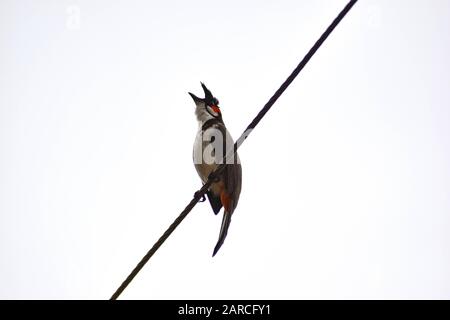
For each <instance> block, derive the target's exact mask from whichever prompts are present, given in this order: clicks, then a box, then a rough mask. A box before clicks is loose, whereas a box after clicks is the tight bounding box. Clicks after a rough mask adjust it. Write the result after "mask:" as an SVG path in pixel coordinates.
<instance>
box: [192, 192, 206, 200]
mask: <svg viewBox="0 0 450 320" xmlns="http://www.w3.org/2000/svg"><path fill="white" fill-rule="evenodd" d="M198 197H200V199H199V200H198V202H205V201H206V198H205V194H204V193H203V194H202V195H199V192H198V191H197V192H196V193H194V198H198Z"/></svg>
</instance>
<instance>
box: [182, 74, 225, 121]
mask: <svg viewBox="0 0 450 320" xmlns="http://www.w3.org/2000/svg"><path fill="white" fill-rule="evenodd" d="M200 83H201V85H202V88H203V92H204V93H205V97H204V98H203V99H202V98H199V97H197V96H196V95H195V94H193V93H191V92H189V94H190V96H191V97H192V99H193V100H194V102H195V104H198V103H199V102H203V103H204V104H205V108H206V110H207V111H208V112H209V113H210V114H211V115H212V116H214V117H220V116H221V113H220V108H219V100H217V98H215V97H214V96H213V95H212V93H211V91H209V89H208V88H207V87H206V86H205V84H204V83H203V82H200Z"/></svg>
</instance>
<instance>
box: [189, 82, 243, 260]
mask: <svg viewBox="0 0 450 320" xmlns="http://www.w3.org/2000/svg"><path fill="white" fill-rule="evenodd" d="M200 84H201V86H202V88H203V91H204V94H205V97H204V98H199V97H197V96H196V95H195V94H193V93H191V92H188V93H189V95H190V96H191V97H192V99H193V100H194V102H195V115H196V118H197V121H198V124H199V126H198V131H197V134H196V137H195V140H194V147H193V161H194V166H195V169H196V171H197V173H198V175H199V177H200V179H201V180H202V183H203V184H205V183H206V182H207V181H208V178H209V177H210V175H211V173H212V172H213V171H214V170H215V169H216V168H217V167H218V166H219V165H220V164H222V163H223V159H224V156H225V155H227V154H228V153H229V152H230V151H232V150H233V147H234V141H233V138H232V137H231V134H230V133H229V132H228V130H227V128H226V126H225V123H224V121H223V118H222V111H221V109H220V107H219V100H218V99H217V98H215V97H214V96H213V95H212V93H211V91H210V90H209V89H208V88H207V87H206V86H205V84H204V83H203V82H201V83H200ZM228 155H229V154H228ZM225 162H226V164H225V168H224V170H223V171H222V172H221V173H220V174H219V175H217V177H214V180H213V183H212V184H211V186H210V187H209V188H208V190H207V192H206V195H207V197H208V200H209V203H210V204H211V208H212V210H213V212H214V214H216V215H217V214H218V213H219V212H220V210H221V208H222V207H223V208H224V212H223V218H222V224H221V227H220V233H219V239H218V241H217V244H216V246H215V247H214V251H213V255H212V256H213V257H214V256H215V255H216V253H217V252H218V251H219V249H220V248H221V246H222V244H223V243H224V241H225V238H226V236H227V233H228V228H229V227H230V223H231V217H232V215H233V213H234V210H235V209H236V206H237V204H238V201H239V196H240V193H241V185H242V167H241V162H240V159H239V156H238V154H237V153H236V152H235V153H234V154H233V156H232V157H230V156H228V157H227V159H226V160H225ZM205 200H206V199H205V197H204V195H203V196H202V200H201V201H205Z"/></svg>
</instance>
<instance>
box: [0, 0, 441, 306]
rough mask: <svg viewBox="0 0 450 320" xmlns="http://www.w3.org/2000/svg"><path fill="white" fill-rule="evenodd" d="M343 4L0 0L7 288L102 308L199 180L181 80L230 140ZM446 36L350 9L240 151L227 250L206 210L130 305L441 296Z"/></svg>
mask: <svg viewBox="0 0 450 320" xmlns="http://www.w3.org/2000/svg"><path fill="white" fill-rule="evenodd" d="M346 2H347V1H337V0H333V1H332V0H320V1H317V0H316V1H298V0H296V1H264V2H262V1H221V2H219V1H216V2H213V1H189V2H187V1H160V2H151V1H114V2H112V1H23V0H21V1H12V0H11V1H5V0H1V1H0V155H1V157H0V298H2V299H15V298H25V299H35V298H43V299H53V298H62V299H75V298H86V299H106V298H109V297H110V295H111V294H112V293H113V292H114V290H115V289H116V288H117V286H118V285H119V284H120V283H121V282H122V281H123V280H124V278H125V277H126V276H127V275H128V273H129V272H130V271H131V269H132V268H133V267H134V266H135V265H136V263H137V262H138V261H139V260H140V259H141V257H142V256H143V255H144V254H145V253H146V251H147V250H148V249H149V248H150V247H151V245H152V244H153V243H154V242H155V241H156V240H157V239H158V238H159V237H160V235H161V234H162V232H163V231H164V230H165V229H166V228H167V227H168V226H169V224H170V223H171V222H172V221H173V219H174V218H175V217H176V216H177V215H178V214H179V212H180V211H181V210H182V209H183V208H184V207H185V205H186V204H187V203H188V201H189V200H190V199H191V197H192V195H193V193H194V191H195V190H196V189H198V188H199V187H200V179H199V178H198V176H197V173H196V172H195V169H194V167H193V165H192V158H191V157H192V144H193V141H194V137H195V133H196V130H197V123H196V120H195V116H194V103H193V101H192V99H191V98H190V97H189V95H188V94H187V92H188V91H191V92H194V93H197V94H198V95H202V90H201V87H200V83H199V82H200V81H204V82H205V83H206V85H207V86H208V87H209V88H210V89H211V91H212V92H213V94H215V95H216V96H217V97H218V98H219V100H220V102H221V107H222V112H223V114H224V120H225V123H226V124H227V126H228V128H229V130H230V131H231V133H232V134H233V136H234V137H237V136H238V135H239V134H240V133H241V132H242V131H243V129H244V128H245V127H246V126H247V124H248V123H249V122H250V120H251V119H252V118H253V117H254V116H255V115H256V113H257V112H258V111H259V109H260V108H261V107H262V105H263V104H264V103H265V102H266V101H267V100H268V98H269V97H270V96H271V95H272V94H273V92H274V91H275V90H276V89H277V88H278V87H279V85H280V84H281V83H282V81H284V79H285V78H286V77H287V75H288V74H289V73H290V72H291V71H292V69H293V68H294V67H295V66H296V65H297V63H298V62H299V61H300V59H301V58H302V57H303V55H304V54H305V53H306V52H307V50H308V49H309V48H310V47H311V46H312V44H313V43H314V42H315V41H316V39H317V38H318V37H319V36H320V34H321V33H322V32H323V30H324V29H325V28H326V27H327V26H328V25H329V23H330V22H331V21H332V19H334V17H335V16H336V15H337V13H338V12H339V11H340V10H341V9H342V8H343V6H344V5H345V4H346ZM71 6H74V7H71ZM78 9H79V12H80V21H79V25H77V22H76V17H75V18H74V14H75V15H76V11H77V10H78ZM73 19H75V20H73ZM449 30H450V2H449V1H447V0H442V1H438V0H433V1H406V0H404V1H388V0H379V1H375V0H372V1H370V0H367V1H359V2H358V3H357V4H356V5H355V7H354V8H353V9H352V11H351V12H350V14H349V15H348V16H347V17H346V18H345V19H344V20H343V22H342V23H341V24H340V25H339V26H338V28H337V29H336V30H335V32H334V33H333V34H332V36H331V37H330V38H329V39H328V40H327V42H326V43H325V45H324V46H323V47H322V48H321V49H320V50H319V52H318V53H317V54H316V55H315V56H314V58H313V59H312V60H311V61H310V63H309V64H308V66H307V67H306V68H305V69H304V71H303V72H302V74H301V75H300V77H299V78H298V79H296V80H295V81H294V83H293V84H292V86H291V87H290V88H289V89H288V90H287V91H286V92H285V94H284V95H283V96H282V97H281V98H280V99H279V101H278V102H277V103H276V105H275V106H274V108H273V109H272V110H271V111H270V112H269V113H268V114H267V117H266V118H265V119H264V120H263V121H262V122H261V124H260V126H258V127H257V129H256V130H255V131H254V132H253V133H252V135H251V136H250V138H249V139H248V140H247V141H246V142H245V143H244V144H243V145H242V148H241V149H240V151H239V153H240V158H241V160H242V163H243V189H242V194H241V198H240V202H239V206H238V208H237V210H236V211H235V214H234V217H233V221H232V224H231V228H230V231H229V234H228V238H227V240H226V241H225V244H224V246H223V247H222V249H221V250H220V251H219V253H218V255H217V256H216V257H215V258H211V254H212V250H213V248H214V245H215V243H216V240H217V237H218V233H219V229H220V223H221V219H222V218H221V214H220V217H219V216H214V214H213V213H212V210H211V208H210V206H209V204H208V203H203V204H199V205H197V206H196V207H195V209H194V210H193V212H192V213H191V214H190V215H189V216H188V217H187V218H186V220H185V221H184V222H183V223H182V224H181V225H180V227H179V228H178V229H177V230H176V231H175V232H174V234H173V235H172V236H171V237H170V238H169V240H168V241H167V242H166V243H165V244H164V245H163V246H162V247H161V248H160V250H159V251H158V252H157V254H156V255H155V256H154V257H153V258H152V260H151V261H150V263H149V264H147V265H146V266H145V268H144V269H143V270H142V271H141V273H140V274H139V275H138V276H137V277H136V278H135V280H134V281H133V283H132V284H131V285H130V286H129V287H128V289H127V290H126V291H125V292H124V293H123V295H122V298H127V299H171V298H177V299H197V298H203V299H216V298H224V299H226V298H234V299H241V298H255V299H259V298H267V299H278V298H287V299H301V298H325V299H328V298H333V299H334V298H363V299H364V298H450V273H449V270H450V252H449V249H448V248H449V242H450V235H449V233H448V230H449V228H450V218H449V212H450V197H449V191H450V166H449V163H450V152H449V150H450V129H449V125H450V90H449V88H450V72H449V71H450V64H449V59H448V57H449V56H450V49H449V48H450V46H449V42H450V40H449V39H450V38H449V37H448V31H449Z"/></svg>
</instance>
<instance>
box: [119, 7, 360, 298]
mask: <svg viewBox="0 0 450 320" xmlns="http://www.w3.org/2000/svg"><path fill="white" fill-rule="evenodd" d="M357 1H358V0H351V1H349V2H348V3H347V5H346V6H345V7H344V9H342V11H341V12H340V13H339V14H338V16H337V17H336V18H335V19H334V20H333V22H332V23H331V24H330V25H329V26H328V28H327V29H326V30H325V32H324V33H323V34H322V35H321V36H320V38H319V39H318V40H317V41H316V43H314V45H313V46H312V48H311V49H310V50H309V51H308V53H307V54H306V55H305V56H304V58H303V59H302V60H301V61H300V63H299V64H298V66H297V67H296V68H295V69H294V71H292V73H291V74H290V75H289V77H288V78H287V79H286V80H285V81H284V82H283V84H282V85H281V86H280V88H279V89H278V90H277V91H276V92H275V93H274V94H273V96H272V97H271V98H270V99H269V101H268V102H267V103H266V104H265V105H264V107H263V108H262V109H261V111H260V112H259V113H258V114H257V115H256V117H255V118H254V119H253V121H252V122H251V123H250V124H249V125H248V126H247V129H245V131H244V132H243V133H242V135H241V136H240V137H239V139H238V140H236V143H235V144H234V148H233V150H231V151H230V153H229V154H227V155H225V156H224V158H223V161H222V164H221V165H219V166H218V167H217V169H216V170H215V171H214V172H213V173H212V174H211V175H210V176H209V178H208V181H207V182H206V183H205V184H204V185H203V186H202V187H201V188H200V189H199V190H198V191H197V192H196V193H195V194H194V197H193V199H192V200H191V202H189V204H188V205H187V206H186V208H184V210H183V211H182V212H181V213H180V215H179V216H178V217H177V218H176V219H175V221H174V222H173V223H172V224H171V225H170V226H169V228H168V229H167V230H166V231H165V232H164V234H163V235H162V236H161V237H160V238H159V239H158V241H156V243H155V244H154V245H153V247H152V248H151V249H150V250H149V251H148V252H147V254H146V255H145V256H144V257H143V258H142V259H141V261H139V263H138V264H137V265H136V267H135V268H134V269H133V271H131V273H130V274H129V275H128V277H127V278H126V279H125V281H124V282H123V283H122V284H121V285H120V287H119V288H117V290H116V291H115V292H114V294H113V295H112V296H111V298H110V300H116V299H117V298H118V297H119V296H120V294H121V293H122V292H123V291H124V290H125V288H126V287H127V286H128V285H129V284H130V283H131V281H132V280H133V279H134V277H135V276H136V275H137V274H138V273H139V271H140V270H141V269H142V268H143V267H144V266H145V264H146V263H147V262H148V260H150V258H151V257H152V256H153V255H154V254H155V252H156V251H157V250H158V249H159V247H161V245H162V244H163V243H164V241H166V239H167V238H168V237H169V236H170V235H171V234H172V232H173V231H174V230H175V229H176V228H177V227H178V225H179V224H180V223H181V222H182V221H183V219H184V218H186V216H187V215H188V214H189V212H191V210H192V209H193V208H194V207H195V205H196V204H197V202H198V201H199V200H200V198H202V196H203V195H204V194H205V193H206V191H207V190H208V188H209V187H210V186H211V184H212V183H213V182H214V180H215V178H216V177H217V176H218V175H219V174H220V173H221V172H222V171H223V170H224V168H225V164H226V163H227V161H226V160H227V159H228V157H229V156H230V155H231V156H233V155H234V154H235V153H236V151H237V149H238V148H239V147H240V146H241V144H242V143H243V142H244V140H245V139H246V138H247V137H248V136H249V134H250V133H251V131H252V130H253V129H254V128H255V127H256V126H257V125H258V123H259V122H260V121H261V119H262V118H263V117H264V116H265V114H266V113H267V112H268V111H269V110H270V108H271V107H272V106H273V104H274V103H275V102H276V101H277V100H278V98H279V97H280V96H281V95H282V94H283V92H284V91H285V90H286V89H287V87H288V86H289V85H290V84H291V83H292V81H294V79H295V78H296V77H297V75H298V74H299V73H300V71H302V69H303V68H304V67H305V65H306V64H307V63H308V61H309V60H310V59H311V58H312V57H313V55H314V54H315V53H316V51H317V50H318V49H319V48H320V46H321V45H322V44H323V43H324V42H325V40H326V39H327V38H328V36H329V35H330V34H331V32H333V30H334V28H336V26H337V25H338V24H339V22H341V20H342V19H343V18H344V17H345V15H346V14H347V13H348V12H349V11H350V9H351V8H352V7H353V5H354V4H355V3H356V2H357Z"/></svg>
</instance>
